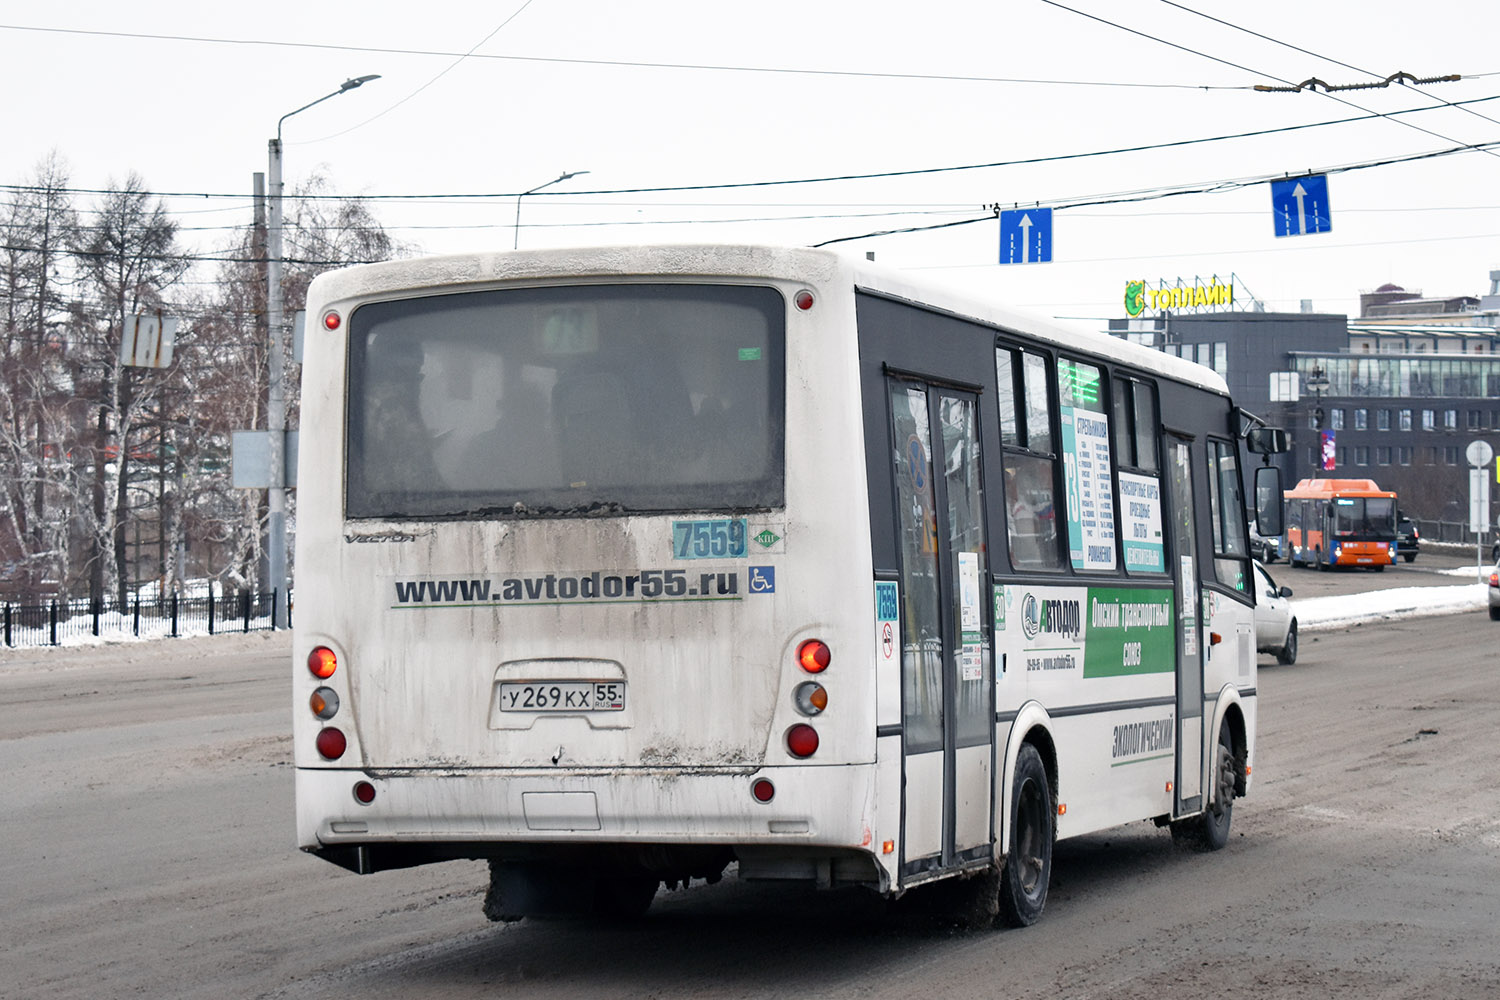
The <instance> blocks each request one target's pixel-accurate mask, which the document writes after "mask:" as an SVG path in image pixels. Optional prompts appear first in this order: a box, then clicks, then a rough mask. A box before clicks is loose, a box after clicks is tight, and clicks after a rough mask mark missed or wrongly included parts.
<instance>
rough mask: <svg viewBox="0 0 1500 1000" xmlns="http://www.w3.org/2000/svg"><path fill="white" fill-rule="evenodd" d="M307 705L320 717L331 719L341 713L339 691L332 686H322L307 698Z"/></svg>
mask: <svg viewBox="0 0 1500 1000" xmlns="http://www.w3.org/2000/svg"><path fill="white" fill-rule="evenodd" d="M307 707H308V708H310V709H312V714H313V715H316V716H317V717H318V718H320V719H331V718H333V717H334V716H335V715H338V714H339V693H338V692H337V691H335V690H334V689H333V688H330V687H320V688H318V689H317V690H316V691H314V692H313V693H312V697H311V698H309V699H308V700H307Z"/></svg>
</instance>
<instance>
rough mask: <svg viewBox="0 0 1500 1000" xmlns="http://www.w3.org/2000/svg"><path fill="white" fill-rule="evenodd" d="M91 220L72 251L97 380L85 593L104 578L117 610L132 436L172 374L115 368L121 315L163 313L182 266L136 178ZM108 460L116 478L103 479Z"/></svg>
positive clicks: (162, 218) (105, 198)
mask: <svg viewBox="0 0 1500 1000" xmlns="http://www.w3.org/2000/svg"><path fill="white" fill-rule="evenodd" d="M94 219H95V221H94V222H93V223H92V224H90V225H87V226H84V227H82V228H80V230H79V231H78V237H77V239H76V240H75V242H74V246H73V251H74V254H75V255H76V256H77V258H78V267H79V271H80V274H81V277H82V282H83V286H84V291H85V300H84V301H85V302H86V303H87V305H88V306H89V307H90V312H89V313H88V317H87V318H88V319H89V320H90V321H91V325H92V327H93V330H92V333H93V337H92V342H93V346H94V347H95V350H94V357H93V360H94V362H95V365H96V370H97V375H98V383H97V385H98V390H97V391H98V395H97V397H96V398H95V399H94V403H95V404H96V405H97V406H98V421H97V431H98V439H97V444H96V452H95V456H94V469H95V472H94V489H93V505H92V515H93V521H92V528H93V533H94V542H95V544H94V552H93V553H92V563H91V574H90V579H89V584H90V586H89V590H90V593H91V595H92V596H94V597H95V598H98V597H100V596H102V594H103V593H104V590H105V580H106V576H107V575H112V577H113V581H114V585H115V588H116V590H117V593H118V596H119V600H120V601H121V602H122V603H123V602H124V601H125V600H126V596H127V595H126V590H127V588H128V585H129V582H130V581H129V574H128V573H127V567H126V554H125V525H126V522H127V520H128V517H129V506H130V491H129V487H130V468H131V464H132V455H133V450H132V445H133V444H134V440H133V437H132V431H134V430H135V429H136V427H137V424H138V421H139V418H140V415H141V414H142V412H143V411H144V410H145V409H146V408H147V407H149V406H153V405H155V404H156V403H157V402H158V400H159V397H160V395H161V393H162V391H163V388H164V386H165V385H166V384H167V383H168V382H169V381H170V379H171V378H172V375H173V374H174V371H166V372H156V371H153V370H149V369H133V368H129V367H127V366H124V365H121V364H120V361H119V353H120V338H121V335H122V331H123V329H124V324H125V317H126V316H129V315H139V314H141V313H143V312H146V311H148V310H150V311H155V310H159V309H161V308H163V306H164V305H165V299H164V292H165V290H166V289H167V288H168V287H170V286H171V285H172V284H174V283H175V282H176V281H177V279H178V278H180V277H181V276H182V274H183V272H184V271H186V270H187V267H188V262H187V260H186V259H185V258H184V257H183V256H182V255H181V254H179V253H178V251H177V224H176V223H175V222H173V221H171V220H170V219H169V218H168V217H167V210H166V206H165V205H164V204H163V203H162V202H161V200H160V199H156V198H154V197H153V196H152V195H151V194H150V192H149V191H147V189H146V186H145V182H144V181H143V180H142V179H141V178H140V176H139V175H137V174H135V173H131V174H130V175H129V176H128V177H126V179H125V182H124V183H123V184H116V183H114V182H111V183H110V184H109V185H107V187H106V190H105V193H104V194H103V195H102V196H101V197H100V199H99V202H98V203H97V205H96V207H95V209H94ZM174 370H175V369H174ZM111 459H112V460H113V465H114V472H113V474H107V472H108V468H107V466H108V464H110V463H109V462H108V460H111ZM158 460H160V457H159V456H158ZM111 569H112V571H113V572H112V573H110V570H111Z"/></svg>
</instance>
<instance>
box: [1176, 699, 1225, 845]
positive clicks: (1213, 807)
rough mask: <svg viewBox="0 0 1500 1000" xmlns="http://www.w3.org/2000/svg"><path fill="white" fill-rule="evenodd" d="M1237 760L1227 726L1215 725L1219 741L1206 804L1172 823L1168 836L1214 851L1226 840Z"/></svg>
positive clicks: (1180, 842) (1181, 842)
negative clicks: (1190, 815) (1218, 726)
mask: <svg viewBox="0 0 1500 1000" xmlns="http://www.w3.org/2000/svg"><path fill="white" fill-rule="evenodd" d="M1238 769H1239V762H1238V761H1237V760H1236V758H1235V756H1234V743H1233V741H1232V740H1231V738H1230V736H1229V728H1228V727H1227V726H1221V727H1220V728H1219V742H1218V745H1217V747H1216V749H1215V752H1214V766H1213V772H1212V774H1211V775H1210V777H1211V779H1212V787H1211V788H1210V789H1209V801H1208V808H1206V809H1204V810H1203V812H1201V813H1199V814H1198V815H1197V816H1193V817H1190V818H1189V819H1182V820H1178V821H1176V822H1175V823H1173V824H1172V839H1173V840H1175V841H1177V842H1178V843H1179V844H1183V845H1184V846H1187V847H1191V848H1193V849H1194V850H1199V851H1217V850H1220V849H1221V848H1223V847H1224V845H1225V844H1227V843H1229V824H1230V822H1231V821H1232V820H1233V819H1234V787H1235V783H1236V780H1237V779H1238V777H1239V772H1238Z"/></svg>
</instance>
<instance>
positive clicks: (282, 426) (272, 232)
mask: <svg viewBox="0 0 1500 1000" xmlns="http://www.w3.org/2000/svg"><path fill="white" fill-rule="evenodd" d="M378 79H380V76H379V75H378V74H376V75H372V76H360V77H354V78H353V79H349V80H345V81H344V82H343V83H341V84H340V85H339V89H338V90H335V91H333V92H332V93H329V94H324V95H323V96H322V97H320V98H318V99H317V100H316V101H312V102H310V103H308V104H304V105H302V107H300V108H298V109H297V110H296V111H288V112H287V113H286V114H284V115H282V116H281V117H280V118H278V119H277V120H276V138H274V139H272V140H271V141H270V149H271V169H270V174H271V190H270V198H269V211H268V213H267V215H268V218H267V222H266V325H267V326H268V327H269V328H270V334H271V352H270V353H271V357H270V383H271V385H270V390H269V393H268V395H267V399H266V428H267V432H268V433H267V438H268V442H267V443H268V445H269V447H268V449H267V450H268V452H269V455H268V459H269V462H270V466H271V467H270V469H269V470H268V475H269V480H268V482H269V485H270V489H269V491H268V492H269V495H268V499H267V506H268V507H269V518H268V522H267V525H266V536H267V537H266V541H267V546H266V547H267V549H268V553H267V556H268V558H267V561H268V563H269V566H268V569H269V570H270V577H271V581H270V582H271V586H272V588H273V590H274V592H275V593H276V594H277V595H278V596H279V600H276V601H275V617H274V620H273V621H272V623H271V624H272V627H273V628H286V627H287V604H288V600H287V598H288V595H289V593H290V591H289V590H288V588H287V572H286V390H285V387H284V386H283V384H282V383H283V381H284V375H285V372H284V368H285V367H286V365H285V361H284V358H283V354H282V352H283V351H284V349H285V348H284V347H283V339H284V336H285V331H284V330H282V328H281V327H282V319H281V126H282V124H283V123H284V122H285V121H286V120H287V119H288V118H290V117H292V115H295V114H301V113H302V112H303V111H306V110H307V109H308V108H310V107H312V106H313V105H314V104H321V103H323V102H324V101H326V100H328V99H329V98H330V97H337V96H339V95H340V94H344V93H347V92H349V91H351V90H354V89H355V88H356V87H360V86H363V85H364V84H366V83H369V82H370V81H371V80H378Z"/></svg>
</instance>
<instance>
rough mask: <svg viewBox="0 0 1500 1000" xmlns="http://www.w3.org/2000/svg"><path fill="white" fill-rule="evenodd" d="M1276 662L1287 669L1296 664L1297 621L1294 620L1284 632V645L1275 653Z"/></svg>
mask: <svg viewBox="0 0 1500 1000" xmlns="http://www.w3.org/2000/svg"><path fill="white" fill-rule="evenodd" d="M1276 662H1277V663H1280V664H1281V665H1282V666H1287V667H1289V666H1291V665H1292V664H1293V663H1296V662H1297V619H1295V618H1293V619H1292V624H1291V625H1290V626H1289V627H1288V628H1287V630H1286V645H1284V646H1282V647H1281V648H1280V649H1278V650H1277V651H1276Z"/></svg>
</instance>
